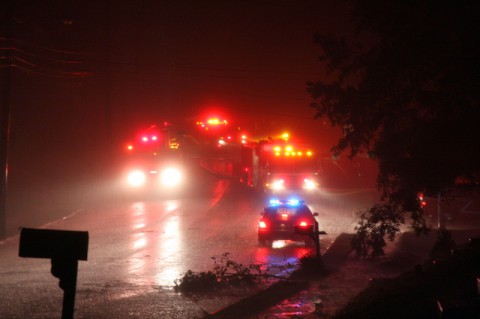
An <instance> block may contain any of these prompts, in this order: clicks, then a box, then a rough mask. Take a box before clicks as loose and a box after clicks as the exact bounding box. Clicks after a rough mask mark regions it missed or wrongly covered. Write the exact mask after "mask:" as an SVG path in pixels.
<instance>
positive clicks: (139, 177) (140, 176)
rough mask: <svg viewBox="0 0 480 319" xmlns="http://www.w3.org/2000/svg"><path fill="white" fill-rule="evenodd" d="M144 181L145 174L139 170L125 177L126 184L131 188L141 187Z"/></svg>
mask: <svg viewBox="0 0 480 319" xmlns="http://www.w3.org/2000/svg"><path fill="white" fill-rule="evenodd" d="M145 180H146V176H145V173H144V172H142V171H140V170H136V171H132V172H131V173H130V174H128V177H127V181H128V184H129V185H130V186H133V187H139V186H142V185H143V184H144V183H145Z"/></svg>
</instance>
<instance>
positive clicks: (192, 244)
mask: <svg viewBox="0 0 480 319" xmlns="http://www.w3.org/2000/svg"><path fill="white" fill-rule="evenodd" d="M374 198H375V196H374V192H373V190H371V189H366V188H364V189H360V188H358V189H349V190H345V189H344V190H338V189H337V190H334V189H324V190H323V191H322V192H319V193H317V194H316V195H315V196H311V197H310V198H307V202H308V203H309V204H310V207H311V209H312V211H316V212H318V213H319V216H318V217H317V220H318V221H319V225H320V229H321V230H325V231H326V232H327V233H328V235H326V236H322V239H321V243H322V251H324V250H325V249H326V248H327V247H328V245H329V244H330V243H331V242H332V241H333V240H334V239H335V237H336V236H337V235H338V234H340V233H342V232H348V231H351V230H352V229H353V227H354V221H355V218H354V217H355V211H357V210H358V209H359V208H362V207H366V206H367V205H368V204H371V202H372V201H373V200H374ZM264 200H265V199H264V198H262V197H261V196H255V195H254V194H252V193H251V192H246V191H244V190H241V189H240V188H239V186H238V185H234V184H232V183H231V181H230V180H228V179H221V178H214V177H209V179H208V182H206V183H204V184H202V191H201V192H196V193H192V194H190V195H188V196H174V197H172V198H160V199H158V198H152V197H149V198H145V199H142V198H136V199H132V198H130V199H128V198H116V199H115V200H111V199H110V200H105V201H103V202H98V203H97V204H96V205H92V206H91V207H88V208H79V209H78V210H77V211H75V212H72V213H71V214H70V215H69V216H66V217H65V218H61V219H59V220H56V221H53V222H51V223H49V224H47V225H44V228H51V229H66V230H83V231H88V232H89V236H90V241H89V254H88V261H80V262H79V270H78V282H77V294H76V309H75V318H201V317H203V316H204V315H205V313H206V312H213V311H215V310H218V309H220V308H222V307H224V306H226V305H228V304H229V303H232V302H234V301H235V300H237V299H238V298H241V297H242V296H238V295H232V296H218V297H216V298H212V297H210V298H206V299H202V298H198V297H197V298H192V297H186V296H184V295H182V294H179V293H176V292H175V291H174V290H173V287H174V280H175V279H178V278H180V277H181V275H182V274H184V273H185V272H186V271H187V270H189V269H191V270H193V271H206V270H211V269H212V265H213V263H212V259H211V257H213V256H220V255H221V254H223V253H225V252H228V253H230V257H231V259H233V260H235V261H237V262H241V263H243V264H262V265H271V264H276V265H278V264H287V263H295V262H296V261H297V259H298V258H299V257H301V256H302V255H304V254H306V253H309V252H310V250H309V249H307V248H305V247H304V246H303V245H301V244H300V243H285V242H274V243H273V247H272V248H265V247H259V246H258V245H257V238H256V225H257V221H258V218H259V213H260V211H261V209H262V207H263V206H264ZM18 241H19V238H18V236H14V237H11V238H9V239H7V240H6V241H3V242H1V244H0V278H1V286H0V318H59V317H60V315H61V308H62V298H63V292H62V290H61V289H60V288H58V279H56V278H54V277H53V276H52V275H51V274H50V261H49V260H47V259H32V258H20V257H18Z"/></svg>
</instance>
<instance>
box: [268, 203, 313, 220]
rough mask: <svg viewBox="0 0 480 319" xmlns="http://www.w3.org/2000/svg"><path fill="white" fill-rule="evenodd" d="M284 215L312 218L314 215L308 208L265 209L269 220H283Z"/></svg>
mask: <svg viewBox="0 0 480 319" xmlns="http://www.w3.org/2000/svg"><path fill="white" fill-rule="evenodd" d="M282 214H288V215H289V216H295V217H300V216H312V213H311V212H310V210H309V209H308V207H306V206H300V207H289V206H275V207H267V208H265V215H266V217H269V218H274V219H281V217H282Z"/></svg>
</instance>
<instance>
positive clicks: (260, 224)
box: [258, 220, 267, 229]
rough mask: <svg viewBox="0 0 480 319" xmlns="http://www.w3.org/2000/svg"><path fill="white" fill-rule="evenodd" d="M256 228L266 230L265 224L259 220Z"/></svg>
mask: <svg viewBox="0 0 480 319" xmlns="http://www.w3.org/2000/svg"><path fill="white" fill-rule="evenodd" d="M258 228H262V229H265V228H267V224H266V223H265V222H264V221H263V220H261V221H259V222H258Z"/></svg>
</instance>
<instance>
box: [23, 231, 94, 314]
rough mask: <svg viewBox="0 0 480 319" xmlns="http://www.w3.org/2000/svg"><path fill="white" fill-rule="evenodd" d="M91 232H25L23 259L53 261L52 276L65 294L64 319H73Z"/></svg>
mask: <svg viewBox="0 0 480 319" xmlns="http://www.w3.org/2000/svg"><path fill="white" fill-rule="evenodd" d="M87 253H88V232H86V231H70V230H54V229H34V228H22V230H21V232H20V247H19V251H18V255H19V256H20V257H32V258H48V259H51V263H52V269H51V273H52V275H53V276H54V277H57V278H59V279H60V283H59V286H60V288H62V290H63V310H62V319H73V312H74V309H75V290H76V287H77V271H78V261H79V260H87Z"/></svg>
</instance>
